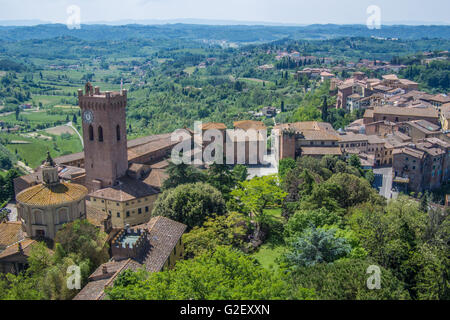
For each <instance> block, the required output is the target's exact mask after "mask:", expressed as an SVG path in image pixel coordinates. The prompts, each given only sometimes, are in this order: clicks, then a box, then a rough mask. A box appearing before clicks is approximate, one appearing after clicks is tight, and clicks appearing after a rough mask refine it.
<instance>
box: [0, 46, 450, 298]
mask: <svg viewBox="0 0 450 320" xmlns="http://www.w3.org/2000/svg"><path fill="white" fill-rule="evenodd" d="M60 40H61V41H60V42H58V43H57V44H55V43H54V42H53V41H52V40H51V39H50V40H49V39H44V40H42V43H44V44H45V45H48V46H49V48H60V47H63V48H65V49H67V50H68V48H76V49H74V50H73V54H72V55H71V56H70V57H67V58H66V57H64V58H61V57H60V56H59V55H60V53H59V51H58V52H57V53H53V52H51V51H52V50H51V49H48V48H45V49H44V48H43V45H42V44H39V45H37V46H38V47H39V48H41V50H42V52H40V53H39V54H36V56H39V58H34V57H35V56H34V53H33V52H31V51H32V50H31V49H29V46H28V45H27V43H26V41H28V40H23V41H25V42H24V43H22V42H18V43H14V44H10V47H8V50H9V51H8V52H10V54H11V56H14V55H15V54H17V52H20V54H22V53H23V54H27V55H29V56H30V57H33V58H32V59H31V58H30V60H29V61H28V60H27V61H26V60H18V62H17V63H15V62H14V61H12V59H10V58H9V57H4V59H3V60H0V66H2V65H3V68H4V70H5V71H3V70H2V69H1V68H0V99H1V100H0V102H1V104H2V105H1V106H0V127H1V132H0V151H1V152H2V154H1V155H2V157H1V158H0V165H1V166H0V169H1V170H0V182H1V188H0V200H1V201H0V214H1V215H0V218H1V222H0V288H4V290H2V292H0V299H75V300H105V299H198V300H202V299H269V300H270V299H299V300H303V299H320V300H328V299H394V300H396V299H445V298H448V294H449V292H448V288H447V286H446V285H444V284H443V282H445V281H447V282H448V279H447V278H446V277H447V276H448V275H447V273H448V272H447V270H448V266H449V263H448V258H447V256H446V253H447V251H448V234H449V233H448V232H449V231H448V219H449V212H450V210H449V208H448V207H449V205H450V198H449V197H448V196H447V194H450V191H449V190H448V182H449V179H450V163H449V162H450V96H449V91H448V90H449V86H450V83H449V78H448V70H449V69H448V65H449V63H450V62H449V61H450V60H449V53H448V51H446V50H445V48H446V44H447V43H448V42H444V44H442V43H441V42H439V41H436V40H434V39H420V40H411V42H412V43H414V46H411V47H408V46H406V43H407V42H406V41H404V40H401V39H398V38H396V37H389V38H376V37H370V38H342V39H341V38H339V39H327V40H321V41H306V40H305V41H303V40H301V41H299V40H286V39H280V40H277V41H275V42H273V43H263V44H260V43H257V44H250V45H247V44H240V43H239V42H237V43H238V44H236V43H235V42H233V45H229V44H228V42H226V41H225V40H223V41H221V42H220V41H219V42H220V45H218V44H217V43H216V42H217V41H212V40H211V41H203V42H199V43H191V42H189V41H185V40H180V42H178V40H177V41H175V40H173V39H162V40H161V41H160V42H157V43H154V42H153V41H150V40H145V39H143V40H136V39H133V40H130V41H129V45H130V46H129V47H127V48H124V47H123V46H121V45H120V44H118V42H116V41H109V40H108V41H106V42H103V40H92V41H86V42H83V41H79V40H78V39H72V38H70V39H69V38H63V39H60ZM442 41H444V40H442ZM445 41H448V40H445ZM21 46H23V48H24V49H23V50H24V51H25V52H21V51H20V49H21V48H22V47H21ZM388 48H391V49H390V50H392V52H388ZM394 48H395V49H394ZM416 48H419V49H421V50H422V51H420V52H417V50H416ZM425 48H433V51H426V50H425ZM108 50H111V51H113V52H114V54H109V53H106V51H108ZM428 50H431V49H428ZM385 51H386V52H385ZM102 52H103V54H104V55H102ZM149 52H150V53H149ZM380 52H383V53H380ZM397 54H400V55H397ZM55 55H56V56H55ZM0 57H2V53H1V52H0ZM119 88H120V89H119ZM3 104H4V105H3ZM195 121H200V124H199V125H198V126H196V124H195ZM180 146H184V147H186V148H183V152H181V151H180ZM181 154H182V155H183V160H184V161H185V162H181V163H179V162H177V161H175V158H176V157H175V156H181ZM207 156H210V158H212V159H213V160H212V161H209V162H208V161H206V160H205V158H206V157H207ZM199 159H200V160H199ZM222 160H223V161H222ZM312 252H313V253H314V252H315V253H317V254H313V253H312ZM374 264H375V265H376V266H379V268H380V270H382V273H383V283H386V286H383V287H382V289H380V290H379V291H373V290H369V289H368V288H367V285H366V278H365V276H366V271H367V270H368V268H369V267H370V266H373V265H374ZM71 268H74V269H71ZM77 268H78V269H77ZM69 270H78V271H79V277H78V278H77V279H78V280H76V281H75V280H74V282H73V283H74V286H73V287H69V286H68V285H67V283H69V282H70V281H69V280H70V279H73V278H72V273H71V272H72V271H70V272H69ZM224 270H226V271H224ZM446 272H447V273H446ZM74 274H76V272H74ZM324 274H326V275H327V276H326V277H324ZM338 275H339V276H338ZM186 279H190V280H189V281H186ZM77 281H78V282H77ZM350 282H351V283H352V286H351V288H349V289H348V290H347V289H346V288H347V287H346V286H345V284H346V283H350ZM17 283H23V284H24V289H23V290H22V292H18V291H20V290H16V288H17ZM432 284H436V285H432ZM331 287H333V288H336V290H335V291H332V290H325V289H324V288H331ZM430 288H431V289H430Z"/></svg>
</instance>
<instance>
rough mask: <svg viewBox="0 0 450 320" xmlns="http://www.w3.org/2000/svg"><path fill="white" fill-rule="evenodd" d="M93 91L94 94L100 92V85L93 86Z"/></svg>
mask: <svg viewBox="0 0 450 320" xmlns="http://www.w3.org/2000/svg"><path fill="white" fill-rule="evenodd" d="M94 90H95V91H94V92H95V94H96V95H99V94H100V87H98V86H96V87H95V88H94Z"/></svg>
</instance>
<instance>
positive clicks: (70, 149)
mask: <svg viewBox="0 0 450 320" xmlns="http://www.w3.org/2000/svg"><path fill="white" fill-rule="evenodd" d="M39 133H44V132H42V131H39ZM47 135H48V134H47ZM0 137H1V138H7V139H8V140H22V141H29V142H31V143H30V144H7V145H6V147H7V148H8V150H10V151H11V152H12V153H13V154H14V153H15V152H16V150H17V154H18V155H19V156H20V157H21V159H22V161H24V162H25V163H26V164H28V166H30V167H31V168H36V167H37V166H39V165H40V164H41V163H42V161H43V160H44V159H45V154H46V152H47V150H49V151H50V154H51V155H52V157H59V156H61V155H65V154H70V153H76V152H80V151H82V150H83V149H82V145H81V142H80V140H79V138H78V136H76V135H72V136H71V137H70V139H63V138H61V137H60V136H54V135H52V139H51V140H43V139H36V138H34V139H33V138H27V137H23V136H20V135H16V134H6V133H2V134H0Z"/></svg>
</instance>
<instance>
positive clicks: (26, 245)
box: [0, 239, 37, 260]
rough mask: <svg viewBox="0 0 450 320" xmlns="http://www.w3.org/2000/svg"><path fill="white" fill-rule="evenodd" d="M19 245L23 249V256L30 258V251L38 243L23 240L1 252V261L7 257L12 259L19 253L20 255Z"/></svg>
mask: <svg viewBox="0 0 450 320" xmlns="http://www.w3.org/2000/svg"><path fill="white" fill-rule="evenodd" d="M19 243H20V246H21V247H22V251H23V254H24V255H25V256H28V255H29V254H30V250H31V248H32V247H33V245H35V244H36V243H37V242H36V241H35V240H31V239H25V240H22V241H20V242H18V243H15V244H13V245H11V246H9V247H7V248H6V249H5V250H3V251H2V252H0V260H1V259H4V258H6V257H10V256H12V255H15V254H17V253H20V251H19Z"/></svg>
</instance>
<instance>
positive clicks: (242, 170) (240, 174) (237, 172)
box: [233, 164, 248, 182]
mask: <svg viewBox="0 0 450 320" xmlns="http://www.w3.org/2000/svg"><path fill="white" fill-rule="evenodd" d="M233 175H234V179H235V180H236V181H237V182H243V181H245V180H247V177H248V170H247V167H246V166H244V165H242V164H238V165H235V166H234V168H233Z"/></svg>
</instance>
